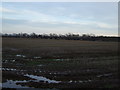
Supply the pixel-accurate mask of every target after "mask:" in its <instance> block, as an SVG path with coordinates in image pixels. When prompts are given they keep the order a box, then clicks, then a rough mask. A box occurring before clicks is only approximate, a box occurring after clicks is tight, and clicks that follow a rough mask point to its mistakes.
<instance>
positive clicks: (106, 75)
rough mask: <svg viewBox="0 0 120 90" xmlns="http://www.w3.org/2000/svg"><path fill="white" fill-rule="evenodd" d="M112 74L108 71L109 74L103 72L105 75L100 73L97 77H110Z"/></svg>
mask: <svg viewBox="0 0 120 90" xmlns="http://www.w3.org/2000/svg"><path fill="white" fill-rule="evenodd" d="M111 75H112V73H107V74H103V75H98V76H97V77H98V78H99V77H108V76H111Z"/></svg>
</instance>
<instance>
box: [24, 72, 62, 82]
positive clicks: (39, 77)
mask: <svg viewBox="0 0 120 90" xmlns="http://www.w3.org/2000/svg"><path fill="white" fill-rule="evenodd" d="M24 76H27V77H29V78H32V79H36V80H35V81H37V82H39V81H44V82H48V83H60V82H61V81H56V80H50V79H47V78H46V77H43V76H35V75H29V74H26V75H24Z"/></svg>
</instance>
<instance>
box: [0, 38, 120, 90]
mask: <svg viewBox="0 0 120 90" xmlns="http://www.w3.org/2000/svg"><path fill="white" fill-rule="evenodd" d="M2 49H3V50H2V68H1V70H2V79H3V80H2V83H3V88H43V89H48V88H52V89H53V88H54V89H58V90H59V89H61V88H118V58H119V57H118V42H105V41H104V42H103V41H81V40H76V41H75V40H54V39H37V38H2Z"/></svg>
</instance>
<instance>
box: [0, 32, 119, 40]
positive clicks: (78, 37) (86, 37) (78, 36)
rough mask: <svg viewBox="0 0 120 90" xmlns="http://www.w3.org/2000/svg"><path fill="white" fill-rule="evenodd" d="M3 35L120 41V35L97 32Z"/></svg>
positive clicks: (10, 35)
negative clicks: (99, 33) (97, 33)
mask: <svg viewBox="0 0 120 90" xmlns="http://www.w3.org/2000/svg"><path fill="white" fill-rule="evenodd" d="M2 37H11V38H13V37H14V38H40V39H57V40H60V39H64V40H88V41H120V37H114V36H96V35H95V34H82V35H79V34H73V33H68V34H64V35H63V34H59V35H58V34H54V33H50V34H36V33H31V34H27V33H18V34H17V33H13V34H2Z"/></svg>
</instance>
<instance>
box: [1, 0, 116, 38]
mask: <svg viewBox="0 0 120 90" xmlns="http://www.w3.org/2000/svg"><path fill="white" fill-rule="evenodd" d="M0 13H2V18H0V19H2V26H3V28H2V32H3V33H20V32H23V33H32V32H35V33H38V34H41V33H47V34H48V33H56V34H66V33H77V34H83V33H86V34H87V33H93V34H95V35H112V36H117V35H118V3H117V2H75V3H73V2H56V3H55V2H44V3H42V2H36V3H34V2H26V3H25V2H11V3H10V2H9V3H7V2H6V3H5V2H4V3H2V5H0Z"/></svg>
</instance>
